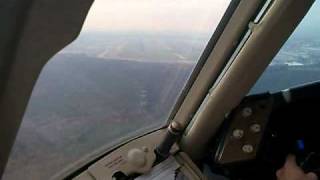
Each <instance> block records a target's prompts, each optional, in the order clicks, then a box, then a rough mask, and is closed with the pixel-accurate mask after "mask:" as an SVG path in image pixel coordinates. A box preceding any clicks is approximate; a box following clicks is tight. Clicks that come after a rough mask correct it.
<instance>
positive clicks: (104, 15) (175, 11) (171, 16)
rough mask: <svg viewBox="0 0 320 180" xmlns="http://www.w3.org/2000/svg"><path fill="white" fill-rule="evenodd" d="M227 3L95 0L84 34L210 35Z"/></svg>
mask: <svg viewBox="0 0 320 180" xmlns="http://www.w3.org/2000/svg"><path fill="white" fill-rule="evenodd" d="M229 3H230V0H95V2H94V4H93V6H92V7H91V9H90V12H89V15H88V17H87V19H86V22H85V25H84V29H83V30H84V31H97V30H98V31H152V32H164V31H169V32H204V33H207V32H210V31H212V30H213V29H214V28H215V27H216V26H217V24H218V23H219V21H220V19H221V17H222V16H223V13H224V12H225V10H226V8H227V6H228V4H229Z"/></svg>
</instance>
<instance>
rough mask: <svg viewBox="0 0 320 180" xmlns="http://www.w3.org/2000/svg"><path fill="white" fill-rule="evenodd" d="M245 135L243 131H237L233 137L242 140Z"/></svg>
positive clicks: (234, 131) (233, 133)
mask: <svg viewBox="0 0 320 180" xmlns="http://www.w3.org/2000/svg"><path fill="white" fill-rule="evenodd" d="M243 135H244V131H243V130H242V129H235V130H233V132H232V136H233V137H234V138H236V139H241V138H242V137H243Z"/></svg>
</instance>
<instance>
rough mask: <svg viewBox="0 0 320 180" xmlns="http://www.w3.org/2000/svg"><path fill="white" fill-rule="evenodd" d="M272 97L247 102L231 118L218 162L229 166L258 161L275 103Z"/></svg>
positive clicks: (221, 138)
mask: <svg viewBox="0 0 320 180" xmlns="http://www.w3.org/2000/svg"><path fill="white" fill-rule="evenodd" d="M266 96H269V94H266V95H262V96H253V97H250V98H247V99H245V100H244V101H243V102H242V103H241V104H240V106H238V107H237V108H236V109H235V110H234V111H233V112H232V113H231V114H230V115H229V117H228V118H227V120H226V123H227V125H226V126H225V128H224V129H223V132H222V133H221V134H222V135H221V137H220V139H219V142H220V143H219V144H218V145H217V148H216V151H215V154H214V159H215V163H217V164H220V165H226V164H230V163H237V162H243V161H249V160H253V159H255V158H256V156H257V153H258V149H259V148H260V144H261V140H262V138H263V135H264V131H265V128H266V125H267V123H268V117H269V115H270V113H271V111H272V104H273V99H272V98H271V97H270V98H268V97H266Z"/></svg>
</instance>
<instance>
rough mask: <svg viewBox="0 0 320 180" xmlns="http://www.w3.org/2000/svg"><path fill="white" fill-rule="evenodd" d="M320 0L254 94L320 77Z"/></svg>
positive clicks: (253, 90)
mask: <svg viewBox="0 0 320 180" xmlns="http://www.w3.org/2000/svg"><path fill="white" fill-rule="evenodd" d="M319 11H320V2H319V1H315V2H314V4H313V6H312V7H311V9H310V11H309V12H308V14H307V15H306V16H305V17H304V19H303V20H302V22H301V24H300V25H299V26H298V27H297V29H296V30H295V31H294V33H293V34H292V35H291V37H290V38H289V39H288V41H287V42H286V43H285V44H284V45H283V47H282V48H281V50H280V51H279V53H278V54H277V55H276V57H274V59H273V61H272V63H271V64H270V65H269V67H268V68H267V69H266V71H265V72H264V74H263V75H262V76H261V77H260V79H259V80H258V81H257V83H256V84H255V86H254V87H253V88H252V89H251V92H250V93H251V94H255V93H260V92H266V91H270V92H275V91H279V90H283V89H287V88H290V87H292V86H297V85H301V84H305V83H309V82H313V81H319V80H320V34H319V32H320V16H319Z"/></svg>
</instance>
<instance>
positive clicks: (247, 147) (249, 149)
mask: <svg viewBox="0 0 320 180" xmlns="http://www.w3.org/2000/svg"><path fill="white" fill-rule="evenodd" d="M242 151H243V152H245V153H252V152H253V146H252V145H251V144H245V145H243V146H242Z"/></svg>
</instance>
